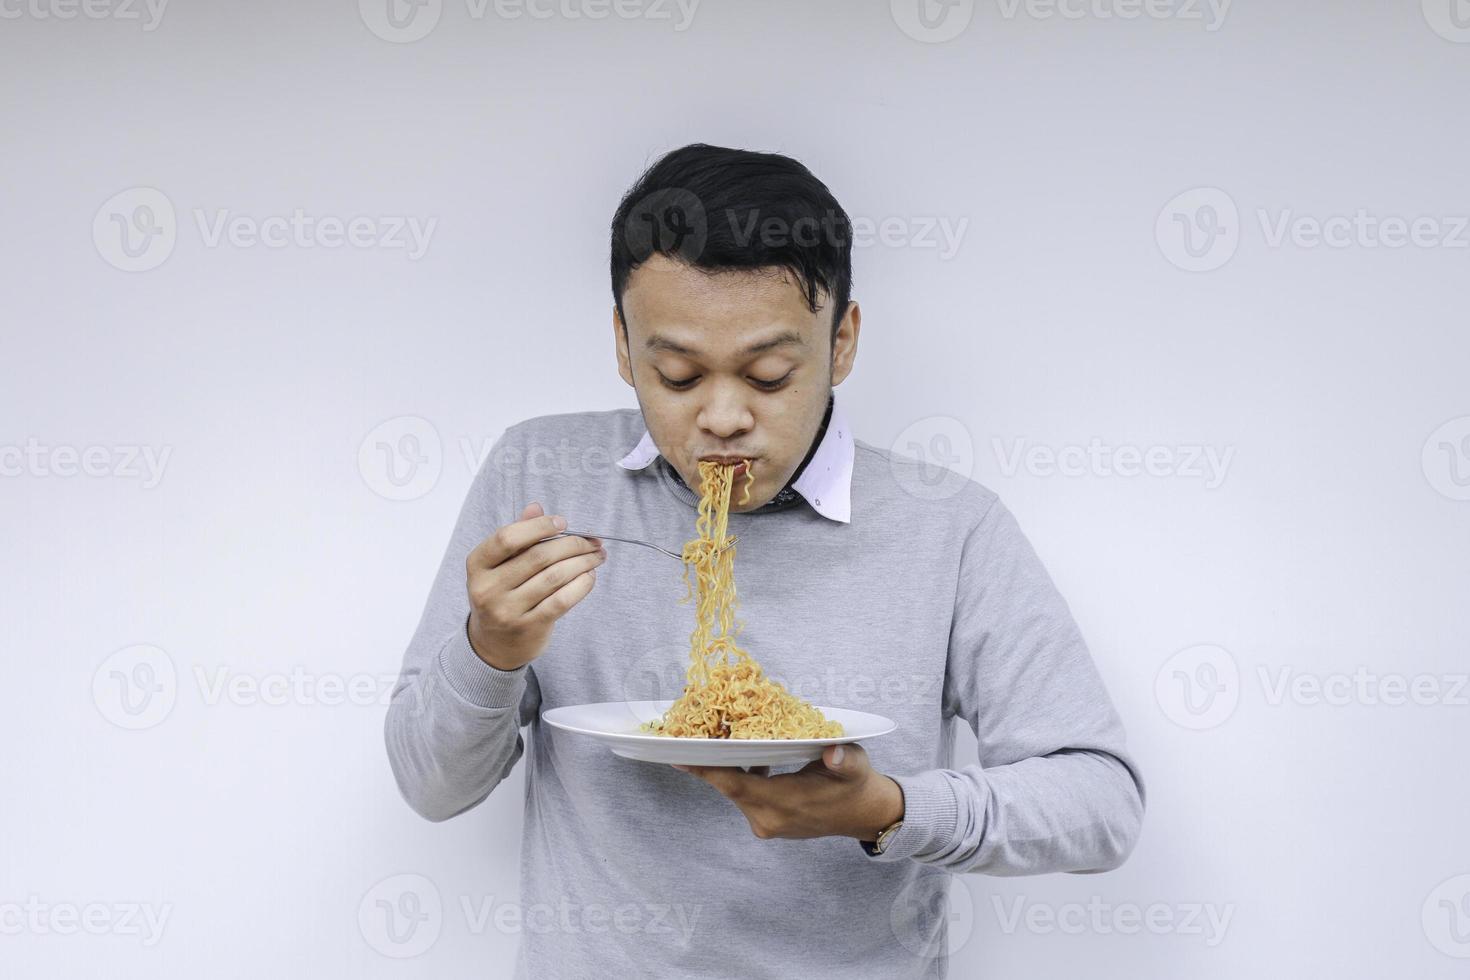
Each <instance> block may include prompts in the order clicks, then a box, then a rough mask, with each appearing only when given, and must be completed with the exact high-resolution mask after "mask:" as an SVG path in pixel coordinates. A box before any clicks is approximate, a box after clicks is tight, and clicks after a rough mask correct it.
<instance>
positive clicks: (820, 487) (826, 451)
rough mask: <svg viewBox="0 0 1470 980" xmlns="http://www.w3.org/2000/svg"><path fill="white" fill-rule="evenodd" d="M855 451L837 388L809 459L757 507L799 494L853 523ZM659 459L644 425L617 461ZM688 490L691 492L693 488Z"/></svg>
mask: <svg viewBox="0 0 1470 980" xmlns="http://www.w3.org/2000/svg"><path fill="white" fill-rule="evenodd" d="M854 455H855V451H854V449H853V441H852V431H851V429H849V428H848V424H847V419H846V417H845V416H844V415H843V414H842V411H841V409H840V407H839V406H838V404H837V393H836V392H835V391H834V392H833V393H832V397H831V398H830V399H829V400H828V403H827V418H826V427H825V428H824V429H823V430H822V431H820V432H819V433H818V434H817V437H816V439H815V441H814V443H813V447H812V448H811V449H810V450H808V452H807V458H806V461H805V462H804V463H803V464H802V465H801V466H799V467H797V470H796V474H795V476H794V477H793V478H792V480H791V481H790V482H788V483H787V484H786V486H785V487H783V488H782V489H781V491H780V493H778V494H776V496H775V497H774V498H773V499H772V500H771V501H769V502H768V503H766V504H765V505H763V506H762V507H759V508H757V510H765V509H766V508H768V507H769V508H771V509H773V510H774V509H777V508H780V507H784V506H786V505H787V504H788V503H790V502H791V501H793V500H795V499H796V498H797V497H798V496H800V497H802V498H804V499H805V500H806V502H807V503H809V504H811V506H812V509H813V510H815V511H816V512H817V513H818V514H821V515H822V516H823V517H826V518H828V519H829V520H833V521H837V522H838V523H841V524H850V523H851V522H852V469H853V458H854ZM656 459H663V457H662V454H661V453H660V452H659V450H658V446H657V445H655V444H654V441H653V436H652V435H650V434H649V433H648V431H647V430H646V429H645V431H644V433H643V438H641V439H640V440H638V445H636V446H634V447H633V449H632V450H631V451H629V453H628V454H627V455H626V456H624V457H623V458H622V459H620V460H618V465H619V466H621V467H623V468H624V469H628V470H641V469H644V468H646V467H647V466H648V465H649V464H650V463H652V462H654V460H656ZM663 466H664V467H665V468H666V469H667V471H668V473H669V475H670V476H672V477H673V479H674V481H675V482H676V483H677V484H678V485H679V486H680V487H681V488H684V489H686V490H687V489H688V488H687V487H684V481H683V479H681V478H680V477H679V474H678V471H677V470H675V469H674V468H673V467H672V466H670V465H669V464H668V460H666V459H663ZM689 493H690V494H692V493H693V491H689ZM752 513H754V511H753V512H752Z"/></svg>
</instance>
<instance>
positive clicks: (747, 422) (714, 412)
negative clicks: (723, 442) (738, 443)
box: [699, 385, 755, 439]
mask: <svg viewBox="0 0 1470 980" xmlns="http://www.w3.org/2000/svg"><path fill="white" fill-rule="evenodd" d="M709 389H712V390H711V393H710V399H709V400H708V401H707V402H705V403H704V405H703V406H701V408H700V410H699V427H700V428H701V429H703V430H704V431H706V432H708V433H709V434H710V435H711V436H713V437H715V438H716V439H732V438H734V437H736V436H739V435H741V434H742V433H744V432H747V431H749V430H750V427H751V426H752V425H754V424H755V417H754V416H753V415H751V414H750V409H749V408H747V407H746V404H745V399H744V398H743V397H741V395H740V392H739V389H738V388H736V387H732V386H722V385H710V386H709Z"/></svg>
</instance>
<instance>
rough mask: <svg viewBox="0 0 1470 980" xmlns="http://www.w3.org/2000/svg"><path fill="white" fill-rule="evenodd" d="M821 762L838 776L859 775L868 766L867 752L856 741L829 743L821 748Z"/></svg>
mask: <svg viewBox="0 0 1470 980" xmlns="http://www.w3.org/2000/svg"><path fill="white" fill-rule="evenodd" d="M822 764H823V765H824V766H826V768H827V771H828V772H831V773H834V774H836V775H838V776H844V777H856V776H861V775H863V773H864V771H865V770H866V769H867V768H868V752H867V750H866V749H864V748H863V747H862V746H861V745H859V744H857V743H856V742H846V743H843V744H841V745H829V746H827V748H825V749H823V750H822Z"/></svg>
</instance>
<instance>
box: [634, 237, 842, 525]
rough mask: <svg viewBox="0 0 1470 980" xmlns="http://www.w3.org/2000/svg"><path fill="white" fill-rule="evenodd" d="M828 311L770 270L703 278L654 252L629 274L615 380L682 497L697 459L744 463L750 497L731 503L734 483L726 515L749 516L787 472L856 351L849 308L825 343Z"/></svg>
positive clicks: (741, 481) (694, 483) (802, 454)
mask: <svg viewBox="0 0 1470 980" xmlns="http://www.w3.org/2000/svg"><path fill="white" fill-rule="evenodd" d="M830 302H831V300H830V298H828V299H824V302H823V303H822V306H821V307H820V308H819V309H818V310H817V311H816V312H815V313H813V312H812V311H811V310H810V309H808V308H807V305H806V300H805V297H804V296H803V295H802V291H801V288H800V287H799V286H798V285H797V283H796V280H795V278H794V277H793V276H790V275H789V274H787V273H786V272H785V270H782V269H779V268H776V269H769V270H767V269H762V270H758V271H743V270H741V271H725V272H717V273H709V272H706V271H704V270H701V269H697V268H694V267H693V266H690V265H687V264H685V263H683V262H678V261H676V260H673V259H670V258H667V257H666V256H663V255H658V254H655V255H653V256H651V257H650V258H649V260H648V261H647V262H645V263H643V264H642V265H641V266H639V267H638V268H637V269H635V270H634V271H633V273H632V275H631V276H629V279H628V286H627V288H626V289H625V290H624V291H623V311H624V312H625V313H626V314H627V317H628V322H627V336H626V340H625V339H624V333H623V325H622V324H621V323H620V322H619V320H618V315H617V310H616V308H614V311H613V333H614V334H615V336H616V343H617V355H618V373H619V374H620V375H622V377H623V380H624V381H626V382H627V383H628V384H630V385H632V386H633V390H634V391H635V392H637V395H638V405H639V407H640V408H641V409H642V410H643V421H644V423H645V424H646V425H647V426H648V432H649V434H650V435H651V436H652V437H653V441H654V443H655V444H656V445H657V446H658V448H659V452H661V453H662V454H663V455H664V458H665V459H667V460H668V461H669V462H670V464H672V465H673V467H674V469H676V470H677V471H678V472H679V475H680V476H681V477H682V478H683V479H684V482H685V483H686V484H688V485H689V486H690V487H691V488H692V489H694V490H696V491H697V490H698V489H699V460H700V459H701V458H704V457H709V456H739V457H743V458H746V459H750V460H753V472H754V474H755V482H754V483H753V484H752V485H751V488H750V500H749V501H748V502H747V503H746V504H745V505H744V506H743V507H742V506H738V505H737V504H736V501H738V500H739V499H740V496H741V494H742V493H743V491H744V486H745V479H746V478H745V476H744V475H743V474H742V475H740V476H738V477H737V478H736V480H735V486H734V489H733V491H732V492H731V495H730V510H731V511H732V512H737V511H747V510H754V509H755V508H757V507H759V506H761V505H762V504H765V503H766V502H768V501H769V500H770V499H771V498H772V497H774V496H775V495H776V493H777V492H778V491H779V490H780V489H781V488H782V487H784V486H785V485H786V481H787V480H789V479H790V478H791V475H792V474H793V473H795V472H796V468H797V466H799V465H801V461H802V460H803V459H804V458H806V452H807V449H808V448H810V447H811V444H812V440H813V439H814V438H816V434H817V428H818V427H819V426H820V425H821V424H822V416H823V414H824V413H825V412H826V410H827V396H828V395H829V394H830V393H831V390H832V387H833V386H834V385H837V384H841V383H842V381H843V379H845V378H846V377H847V375H848V373H849V372H850V371H851V370H852V361H853V357H854V355H855V354H856V353H857V337H858V330H859V325H860V321H861V314H860V312H859V310H858V306H857V304H856V303H849V304H848V308H847V311H846V313H845V314H844V316H843V318H842V323H841V324H840V325H839V327H838V331H837V338H836V341H835V343H833V342H832V341H831V336H832V332H831V331H832V311H831V306H830V305H829V304H830ZM686 382H687V384H686Z"/></svg>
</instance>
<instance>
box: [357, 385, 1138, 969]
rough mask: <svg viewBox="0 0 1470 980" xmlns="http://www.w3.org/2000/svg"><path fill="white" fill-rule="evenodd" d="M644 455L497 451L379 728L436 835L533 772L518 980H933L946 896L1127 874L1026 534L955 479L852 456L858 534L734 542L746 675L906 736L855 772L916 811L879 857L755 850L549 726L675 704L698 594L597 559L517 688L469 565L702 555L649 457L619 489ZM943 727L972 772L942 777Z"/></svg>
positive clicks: (542, 445)
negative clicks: (565, 716)
mask: <svg viewBox="0 0 1470 980" xmlns="http://www.w3.org/2000/svg"><path fill="white" fill-rule="evenodd" d="M644 431H645V430H644V427H643V421H642V416H641V414H640V413H639V412H638V411H637V410H634V409H618V410H613V411H605V412H583V413H577V414H568V415H553V416H543V417H539V418H533V419H529V420H527V421H524V422H521V423H519V424H517V425H514V426H512V427H511V428H509V429H508V430H506V432H505V433H504V435H502V436H501V438H500V440H499V441H498V442H497V443H496V444H495V447H494V449H493V450H492V452H491V454H490V455H489V456H488V457H487V460H486V462H485V465H484V466H483V467H482V468H481V470H480V471H479V473H478V474H477V475H476V477H475V479H474V482H473V484H472V486H471V487H470V491H469V494H468V496H467V498H466V500H465V502H464V506H463V509H462V510H461V512H460V515H459V520H458V523H457V524H456V525H455V528H454V534H453V536H452V538H451V539H450V542H449V547H448V548H447V550H446V551H445V554H444V559H443V562H442V564H441V565H440V568H439V572H438V575H437V577H436V578H435V581H434V585H433V589H432V591H431V592H430V594H429V598H428V602H427V604H426V606H425V609H424V613H423V617H422V619H421V621H420V623H419V626H418V629H417V630H416V631H415V633H414V636H413V639H412V641H411V642H410V644H409V646H408V650H407V652H406V654H405V656H404V663H403V671H402V675H401V677H400V679H399V683H398V685H397V687H396V688H395V690H394V692H393V701H392V705H391V706H390V707H389V709H388V716H387V720H386V726H385V734H386V739H387V747H388V758H389V761H390V762H391V764H392V767H393V772H394V775H395V777H396V778H397V781H398V786H399V788H400V789H401V790H402V793H403V796H404V798H405V799H406V800H407V801H408V803H409V805H410V806H412V807H413V808H414V810H415V811H417V812H418V813H420V814H422V815H423V816H424V817H426V818H428V819H430V820H445V819H447V818H449V817H452V816H455V815H456V814H459V813H463V812H464V811H466V810H468V809H470V808H471V807H473V806H475V805H476V804H478V803H479V802H480V801H481V800H483V799H485V798H486V797H487V796H488V795H489V794H490V793H491V792H493V791H494V789H495V787H496V786H497V785H499V784H500V782H501V780H503V779H504V778H505V777H506V775H507V774H508V773H509V772H510V770H511V768H512V767H513V766H514V765H515V764H516V762H517V760H519V759H520V758H521V757H522V756H523V755H524V756H525V757H526V766H527V771H526V801H525V829H524V837H523V840H522V848H521V896H520V907H521V910H522V914H523V923H524V925H523V928H522V931H521V943H520V949H519V955H518V963H517V976H520V977H529V978H537V980H540V978H563V980H570V978H582V977H589V978H594V977H595V978H599V980H608V978H622V977H635V976H638V977H645V976H651V977H681V978H692V977H739V978H748V980H754V978H762V977H772V978H775V977H781V978H788V977H793V976H795V977H842V978H845V980H852V978H855V977H873V978H882V980H897V978H903V977H942V976H945V975H946V960H945V957H944V955H943V954H944V950H945V948H946V947H945V942H946V938H945V929H946V921H947V919H946V916H945V910H944V906H943V901H942V899H941V898H940V896H941V895H942V894H944V893H945V891H946V889H947V888H948V883H949V878H950V875H951V874H960V873H966V872H977V873H982V874H993V875H1029V874H1043V873H1046V872H1056V871H1073V872H1091V871H1105V870H1108V869H1110V868H1114V867H1116V866H1118V865H1119V864H1120V863H1121V862H1122V861H1123V860H1124V859H1125V858H1126V857H1127V855H1128V853H1129V852H1130V851H1131V850H1132V848H1133V845H1134V842H1135V841H1136V840H1137V837H1138V832H1139V825H1140V822H1141V818H1142V814H1143V784H1142V782H1141V780H1140V778H1139V776H1138V771H1137V767H1136V766H1135V764H1134V763H1133V761H1132V760H1131V759H1130V757H1129V755H1128V752H1127V750H1126V748H1125V746H1124V733H1123V727H1122V724H1121V722H1120V721H1119V718H1118V715H1117V713H1116V711H1115V710H1114V708H1113V706H1112V703H1111V702H1110V700H1109V698H1108V694H1107V691H1106V690H1105V688H1104V686H1103V683H1102V680H1101V679H1100V677H1099V676H1098V672H1097V669H1096V667H1095V665H1094V664H1093V661H1092V658H1091V656H1090V655H1089V653H1088V650H1087V646H1086V644H1085V643H1084V641H1083V639H1082V637H1081V635H1080V634H1079V632H1078V629H1077V626H1076V624H1075V622H1074V621H1073V619H1072V616H1071V613H1070V612H1069V610H1068V608H1067V604H1066V602H1065V601H1064V600H1063V599H1062V597H1061V595H1060V594H1058V592H1057V590H1056V587H1055V586H1054V585H1053V583H1052V581H1051V578H1050V577H1049V576H1048V574H1047V572H1046V570H1045V569H1044V568H1043V567H1042V564H1041V562H1040V561H1039V560H1038V558H1037V556H1036V553H1035V552H1034V551H1033V549H1032V548H1031V546H1030V544H1029V543H1028V542H1027V540H1026V538H1025V537H1024V535H1023V534H1022V533H1021V530H1020V528H1019V527H1018V526H1017V523H1016V520H1015V518H1014V517H1013V516H1012V515H1011V513H1010V512H1009V511H1008V510H1007V509H1006V508H1005V507H1004V505H1003V504H1002V503H1001V502H1000V501H999V499H998V498H997V497H996V495H995V494H994V493H992V492H991V491H989V490H987V489H985V488H984V487H982V486H980V485H979V484H977V483H974V482H973V481H969V480H960V478H959V477H957V476H953V475H951V477H950V479H953V480H958V481H959V482H958V483H954V484H948V485H946V486H945V488H944V489H942V490H940V491H939V492H936V491H935V489H934V488H935V483H934V472H933V471H932V470H921V468H920V464H918V463H916V462H913V461H910V460H908V459H906V458H905V457H901V456H894V455H892V454H890V453H889V452H887V451H885V450H882V449H879V448H877V447H875V446H871V445H868V444H867V443H864V442H863V441H862V440H860V439H855V440H854V445H855V446H856V458H855V460H854V464H853V473H852V483H851V521H850V523H846V524H844V523H838V522H835V521H832V520H828V519H827V518H824V517H822V516H821V515H819V514H817V513H816V512H815V511H814V510H813V509H812V508H811V506H810V505H809V504H808V503H807V502H806V501H804V500H802V499H800V498H797V499H795V500H794V501H787V502H785V503H777V504H768V505H767V506H765V507H762V508H760V509H758V510H755V511H751V512H749V513H746V514H731V515H730V530H731V531H732V533H735V534H738V535H739V536H740V545H739V552H738V556H737V559H736V562H735V579H736V589H737V594H738V596H739V601H740V608H739V618H740V619H741V620H742V621H743V622H744V624H745V625H744V629H743V631H742V632H741V633H740V644H741V646H742V647H744V648H745V649H746V650H748V651H750V653H751V654H752V655H753V656H754V657H755V658H756V659H757V660H759V661H760V663H761V664H762V665H763V666H764V667H765V668H766V669H767V671H768V672H769V673H770V674H771V675H772V676H774V677H776V678H777V679H778V680H782V681H783V682H785V683H786V684H787V686H788V687H790V688H791V689H793V690H794V691H795V692H796V693H797V694H800V695H801V696H803V697H805V698H807V699H808V700H810V701H812V702H814V703H816V704H819V705H832V706H839V707H851V708H858V709H861V710H865V711H872V712H876V713H878V714H882V715H886V716H888V717H889V718H892V719H893V720H894V721H896V722H897V724H898V728H897V730H896V731H894V732H893V733H891V734H889V735H885V736H883V737H881V738H878V739H875V740H872V741H871V742H870V743H868V744H867V745H866V746H865V747H866V748H867V750H868V752H869V755H870V758H871V760H872V764H873V766H874V768H876V769H877V770H878V771H880V772H884V773H887V774H888V775H890V776H892V777H894V778H895V779H896V780H897V781H898V783H899V785H900V786H901V787H902V788H903V794H904V822H903V827H902V829H901V830H900V831H899V833H898V834H897V835H895V838H894V839H893V841H892V842H891V843H890V845H889V847H888V849H887V851H886V852H885V853H884V854H882V855H881V856H878V857H870V856H869V855H868V854H867V853H866V852H865V851H864V850H863V848H862V846H861V845H860V844H859V843H858V842H857V841H855V840H852V839H850V838H837V837H826V838H818V839H814V840H784V839H772V840H760V839H758V838H756V837H755V836H754V835H753V834H752V833H751V831H750V828H749V826H748V824H747V823H746V821H745V818H744V816H743V815H742V814H741V813H740V811H739V810H738V809H737V808H736V807H735V805H734V804H733V803H731V802H729V801H728V800H726V799H725V798H724V797H723V796H721V795H720V794H719V793H718V792H717V791H716V790H715V789H714V788H713V787H711V786H710V785H708V784H707V783H705V782H704V781H702V780H699V779H695V778H693V777H691V776H689V775H687V774H685V773H681V772H679V771H677V770H675V769H672V768H670V767H668V766H662V765H653V764H649V763H642V762H633V761H630V760H626V759H622V758H619V757H618V756H615V755H613V754H612V753H611V752H609V751H608V750H607V749H606V748H605V747H604V746H603V745H601V744H599V743H598V742H596V741H595V740H593V739H591V738H588V737H585V736H581V735H575V734H571V733H567V732H563V731H559V730H556V729H553V728H551V727H550V726H547V725H544V724H542V723H541V720H540V716H541V712H543V711H545V710H547V709H549V708H554V707H557V706H560V705H570V704H584V703H589V702H598V701H621V700H638V699H643V698H674V697H676V696H678V694H679V692H680V689H681V687H682V683H683V677H684V669H685V667H686V665H687V663H688V657H689V633H690V631H691V630H692V629H693V626H694V610H693V606H692V603H691V604H680V601H679V600H680V599H682V598H683V596H684V594H685V584H684V581H683V578H682V568H681V566H680V564H679V563H678V562H677V561H674V560H673V559H670V558H668V557H666V556H663V555H659V554H658V553H656V552H654V551H651V550H648V549H644V548H638V547H635V546H630V545H620V544H619V543H617V542H615V541H613V542H608V543H607V549H608V552H609V557H608V561H607V562H606V563H605V564H604V565H603V566H602V567H601V568H599V569H598V574H597V583H596V586H595V587H594V588H593V590H592V592H591V593H590V594H589V595H588V596H587V597H586V598H585V599H583V600H582V602H581V603H579V604H578V605H577V606H575V607H574V608H573V609H572V610H571V611H570V612H568V613H567V614H566V615H565V616H564V617H563V618H562V619H561V620H560V621H559V622H558V623H557V624H556V627H555V630H554V633H553V636H552V639H551V642H550V645H549V646H548V647H547V649H546V652H545V653H543V654H542V656H541V657H540V658H538V659H537V660H535V661H534V662H532V663H531V664H528V665H526V666H524V667H521V668H520V669H518V670H514V671H509V672H507V671H501V670H498V669H496V668H494V667H491V666H490V665H488V664H486V663H485V662H483V661H482V660H480V659H479V658H478V657H477V656H475V653H474V651H473V650H472V649H471V648H470V645H469V642H468V639H467V637H466V634H465V620H466V617H467V615H468V612H469V605H468V599H467V597H466V593H465V558H466V556H467V555H468V553H469V551H470V549H471V548H473V547H474V546H475V545H476V544H477V543H478V542H479V541H480V540H481V539H482V538H484V537H485V536H486V535H488V534H490V533H491V532H493V531H494V530H495V529H496V528H497V527H500V526H501V525H503V524H507V523H510V522H511V521H513V520H514V519H515V518H516V517H518V516H519V514H520V511H521V510H522V508H524V507H525V505H526V504H528V503H530V502H531V501H533V500H538V501H540V502H541V503H542V505H543V506H544V507H545V508H546V513H548V514H562V515H565V516H566V517H567V519H568V521H569V522H570V526H571V527H572V529H573V530H578V529H582V528H586V529H591V530H597V531H604V532H606V533H610V534H618V535H620V536H627V537H637V538H641V539H644V540H649V541H654V542H657V543H660V544H662V545H663V546H664V547H667V548H671V549H672V550H675V551H677V550H678V549H679V547H680V545H682V544H683V542H685V541H686V540H688V539H690V538H691V537H693V536H694V519H695V516H696V504H697V499H696V497H695V495H694V494H693V493H692V492H691V491H690V490H689V488H687V487H685V486H684V485H683V484H682V483H681V482H680V481H679V480H678V479H676V477H675V475H674V471H673V470H672V469H671V468H670V467H669V466H668V464H667V462H666V461H664V460H663V459H662V457H660V458H658V459H657V460H655V462H654V463H653V464H652V465H650V466H648V467H646V468H644V469H640V470H629V469H624V468H622V467H620V466H618V465H617V464H616V462H615V461H616V460H618V459H619V458H621V457H622V456H623V454H624V453H626V452H628V451H629V450H630V449H632V448H633V447H634V446H635V445H636V444H637V443H638V441H639V439H640V437H641V436H642V435H643V434H644ZM954 717H959V718H962V719H964V721H965V723H967V724H968V725H969V726H970V728H971V729H972V730H973V731H974V732H975V735H976V737H977V738H978V740H979V747H980V763H981V764H980V765H978V766H976V765H971V766H965V767H963V768H953V765H952V759H951V755H952V748H953V729H952V727H951V724H950V719H952V718H954ZM523 729H524V730H525V732H524V734H523V731H522V730H523ZM777 771H780V770H777ZM538 913H539V914H538Z"/></svg>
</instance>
